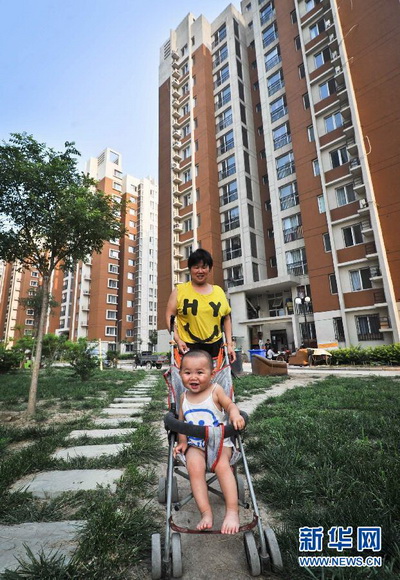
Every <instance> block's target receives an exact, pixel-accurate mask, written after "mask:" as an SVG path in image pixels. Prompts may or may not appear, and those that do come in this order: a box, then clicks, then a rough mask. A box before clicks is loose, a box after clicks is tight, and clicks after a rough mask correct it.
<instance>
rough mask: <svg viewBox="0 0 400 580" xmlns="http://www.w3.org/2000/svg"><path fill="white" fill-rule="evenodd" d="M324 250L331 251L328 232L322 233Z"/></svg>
mask: <svg viewBox="0 0 400 580" xmlns="http://www.w3.org/2000/svg"><path fill="white" fill-rule="evenodd" d="M322 240H323V242H324V249H325V252H332V246H331V238H330V236H329V234H328V233H326V234H322Z"/></svg>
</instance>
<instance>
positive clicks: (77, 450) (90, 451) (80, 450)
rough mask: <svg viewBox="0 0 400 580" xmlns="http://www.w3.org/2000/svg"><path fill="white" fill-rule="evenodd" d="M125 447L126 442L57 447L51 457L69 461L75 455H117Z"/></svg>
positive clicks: (90, 457)
mask: <svg viewBox="0 0 400 580" xmlns="http://www.w3.org/2000/svg"><path fill="white" fill-rule="evenodd" d="M125 447H126V443H110V444H109V445H77V446H76V447H66V448H65V449H58V451H55V452H54V453H52V454H51V457H53V459H65V460H66V461H70V460H71V459H75V458H76V457H88V458H89V459H96V458H98V457H102V456H103V455H107V456H108V455H118V453H121V451H122V450H123V449H124V448H125Z"/></svg>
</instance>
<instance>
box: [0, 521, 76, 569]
mask: <svg viewBox="0 0 400 580" xmlns="http://www.w3.org/2000/svg"><path fill="white" fill-rule="evenodd" d="M85 523H86V522H85V521H84V520H70V521H64V522H35V523H26V524H18V525H15V526H0V538H1V550H0V574H2V573H3V572H4V571H5V570H6V569H7V568H8V569H9V570H15V569H16V568H18V566H19V564H18V562H17V558H19V559H20V560H24V561H26V560H28V556H27V554H26V549H25V546H24V544H26V545H27V546H28V547H29V548H30V549H31V550H32V552H33V554H34V555H35V556H38V555H39V554H40V553H42V552H43V553H44V554H45V555H46V556H50V555H51V554H54V553H55V552H58V553H59V554H61V555H63V556H65V557H66V559H67V560H69V559H70V557H71V556H72V554H73V552H74V551H75V549H76V548H77V545H78V543H77V541H76V540H75V537H76V535H77V532H78V531H79V529H80V528H82V527H83V526H84V525H85Z"/></svg>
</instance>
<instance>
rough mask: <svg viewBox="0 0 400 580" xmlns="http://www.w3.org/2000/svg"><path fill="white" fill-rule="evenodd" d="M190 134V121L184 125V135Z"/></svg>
mask: <svg viewBox="0 0 400 580" xmlns="http://www.w3.org/2000/svg"><path fill="white" fill-rule="evenodd" d="M189 134H190V124H189V123H188V124H187V125H185V126H184V127H182V137H187V136H188V135H189Z"/></svg>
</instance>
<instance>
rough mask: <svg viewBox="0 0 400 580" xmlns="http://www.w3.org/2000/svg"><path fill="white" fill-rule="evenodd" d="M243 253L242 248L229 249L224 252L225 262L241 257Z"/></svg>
mask: <svg viewBox="0 0 400 580" xmlns="http://www.w3.org/2000/svg"><path fill="white" fill-rule="evenodd" d="M241 255H242V248H235V249H228V250H224V251H223V252H222V259H223V261H224V262H226V261H228V260H234V259H235V258H240V257H241Z"/></svg>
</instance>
